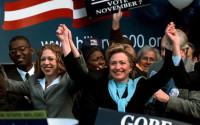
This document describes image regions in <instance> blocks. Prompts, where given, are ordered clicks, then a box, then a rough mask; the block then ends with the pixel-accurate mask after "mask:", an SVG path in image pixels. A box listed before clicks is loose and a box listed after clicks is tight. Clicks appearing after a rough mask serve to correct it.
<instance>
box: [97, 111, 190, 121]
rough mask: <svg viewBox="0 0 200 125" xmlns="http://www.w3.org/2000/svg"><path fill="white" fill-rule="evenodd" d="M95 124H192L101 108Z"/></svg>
mask: <svg viewBox="0 0 200 125" xmlns="http://www.w3.org/2000/svg"><path fill="white" fill-rule="evenodd" d="M95 125H190V124H187V123H184V122H180V121H176V120H172V119H166V118H161V117H155V116H148V115H141V114H136V113H124V112H117V111H115V110H110V109H104V108H99V110H98V113H97V118H96V121H95Z"/></svg>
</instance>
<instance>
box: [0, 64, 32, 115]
mask: <svg viewBox="0 0 200 125" xmlns="http://www.w3.org/2000/svg"><path fill="white" fill-rule="evenodd" d="M7 77H8V78H9V79H13V80H17V81H23V79H22V77H21V76H20V74H19V72H18V71H17V69H16V68H14V69H13V70H12V71H11V72H8V73H7ZM0 110H1V111H15V110H33V105H32V103H31V101H30V99H29V95H27V96H26V97H24V96H23V95H17V94H13V93H8V92H7V93H6V96H5V97H4V98H2V99H1V100H0Z"/></svg>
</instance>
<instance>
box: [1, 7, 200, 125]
mask: <svg viewBox="0 0 200 125" xmlns="http://www.w3.org/2000/svg"><path fill="white" fill-rule="evenodd" d="M122 15H123V13H122V12H121V9H119V11H118V13H114V14H113V19H112V27H111V30H110V45H109V47H108V48H107V50H106V51H105V52H104V51H103V50H102V48H101V43H100V42H99V40H98V39H97V38H91V39H86V40H85V41H84V42H83V45H82V48H81V49H80V50H78V49H77V48H76V46H75V45H74V42H73V40H72V33H71V31H70V29H68V27H66V26H65V25H64V24H60V25H59V26H58V29H57V30H56V35H57V37H58V39H59V40H60V42H61V43H62V46H59V45H57V44H54V43H52V44H46V45H44V46H42V47H41V48H40V49H39V50H37V57H36V60H35V61H33V60H32V55H33V54H34V52H35V51H34V49H33V47H32V46H31V44H30V42H29V40H28V38H26V37H24V36H15V37H13V38H12V39H11V40H10V42H9V56H10V59H11V60H12V61H13V63H14V66H15V67H13V68H12V70H5V69H6V68H5V67H4V66H2V65H1V66H0V81H1V82H0V111H20V110H22V111H23V110H45V111H46V114H47V117H49V118H75V119H78V120H79V124H80V125H93V124H94V122H95V119H96V115H97V111H98V109H99V108H107V109H113V110H116V111H118V112H130V113H139V114H146V115H151V116H159V117H164V118H170V119H174V120H179V121H183V122H186V123H190V124H200V84H199V80H200V62H199V55H198V54H196V49H195V47H194V45H192V43H190V42H188V39H187V36H186V34H185V33H184V32H183V31H182V30H180V29H177V28H176V27H175V24H174V23H173V22H170V23H169V24H168V25H167V26H166V29H165V34H164V36H163V38H162V40H161V52H160V51H159V50H158V49H157V48H153V47H151V46H148V45H145V46H144V47H142V48H141V49H140V50H139V51H138V52H137V54H136V52H135V50H134V48H133V44H132V42H131V40H129V39H128V38H126V37H123V36H122V32H121V28H120V19H121V18H122Z"/></svg>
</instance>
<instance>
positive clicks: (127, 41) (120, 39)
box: [110, 37, 133, 47]
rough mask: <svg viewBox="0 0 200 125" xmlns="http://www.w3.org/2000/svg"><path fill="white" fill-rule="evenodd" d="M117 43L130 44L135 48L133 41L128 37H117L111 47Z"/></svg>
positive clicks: (112, 41) (111, 42)
mask: <svg viewBox="0 0 200 125" xmlns="http://www.w3.org/2000/svg"><path fill="white" fill-rule="evenodd" d="M115 43H121V44H129V45H130V46H132V47H133V43H132V41H131V40H130V39H129V38H127V37H116V38H115V39H112V40H111V41H110V46H111V45H112V44H115Z"/></svg>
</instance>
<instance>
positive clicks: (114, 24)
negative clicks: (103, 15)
mask: <svg viewBox="0 0 200 125" xmlns="http://www.w3.org/2000/svg"><path fill="white" fill-rule="evenodd" d="M122 16H123V12H121V8H119V10H118V13H114V14H113V19H112V29H113V30H117V29H119V21H120V19H121V18H122Z"/></svg>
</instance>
